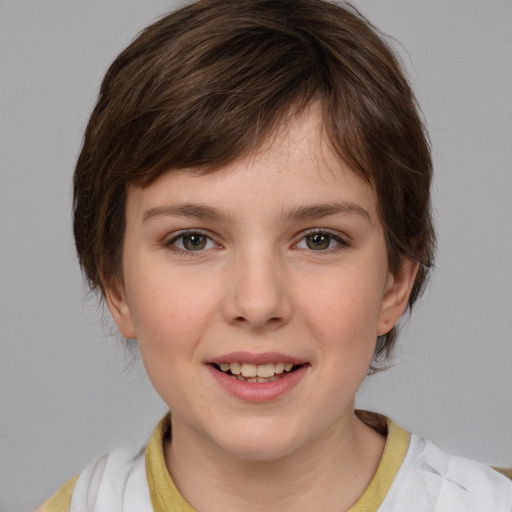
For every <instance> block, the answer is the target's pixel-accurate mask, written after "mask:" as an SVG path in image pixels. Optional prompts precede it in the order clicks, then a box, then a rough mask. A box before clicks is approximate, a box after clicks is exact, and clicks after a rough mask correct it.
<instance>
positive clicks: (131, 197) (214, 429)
mask: <svg viewBox="0 0 512 512" xmlns="http://www.w3.org/2000/svg"><path fill="white" fill-rule="evenodd" d="M320 126H321V121H320V117H319V115H318V114H317V112H316V110H315V109H314V108H311V109H310V110H308V111H307V112H306V113H304V114H303V115H302V116H301V117H299V118H296V119H295V120H294V121H293V122H291V123H290V124H289V125H288V126H286V127H283V128H282V129H281V130H280V131H279V132H278V133H277V134H276V136H275V137H274V138H273V139H272V140H271V141H269V143H268V144H266V145H265V147H263V148H261V149H260V150H259V151H258V152H256V153H255V154H252V155H250V156H248V157H246V158H242V159H240V160H238V161H236V162H234V163H232V164H230V165H228V166H226V167H224V168H222V169H221V170H219V171H216V172H214V173H211V174H208V175H201V174H200V173H198V172H197V170H195V169H186V170H177V171H176V170H173V171H171V172H168V173H166V174H164V175H162V176H161V177H160V178H159V179H157V180H156V181H155V182H153V183H152V184H151V185H150V186H148V187H146V188H135V187H133V188H130V189H129V191H128V197H127V205H126V234H125V243H124V253H123V273H124V285H123V287H122V289H121V288H119V289H114V288H112V289H110V290H108V302H109V307H110V309H111V311H112V314H113V316H114V319H115V320H116V322H117V324H118V326H119V328H120V330H121V332H122V334H123V335H124V336H126V337H129V338H137V339H138V342H139V346H140V351H141V355H142V358H143V361H144V364H145V367H146V370H147V372H148V375H149V378H150V379H151V381H152V383H153V385H154V387H155V388H156V390H157V391H158V393H159V394H160V395H161V397H162V398H163V400H164V401H165V402H166V403H167V404H168V406H169V408H170V409H171V411H172V421H173V433H175V434H173V435H180V436H183V437H184V438H185V437H186V436H189V438H192V437H194V436H195V437H197V438H200V439H201V442H202V443H203V444H204V445H205V446H206V447H207V449H211V450H212V451H213V453H215V451H216V450H217V451H218V452H219V453H228V454H230V455H233V456H236V457H240V458H253V459H273V458H277V457H280V456H285V455H287V454H290V453H293V452H294V451H296V450H300V449H301V448H302V447H304V446H306V445H308V444H310V443H314V442H317V441H318V440H321V439H327V438H328V437H329V435H330V433H332V432H340V431H342V430H343V428H346V426H347V425H348V424H349V423H350V422H351V421H353V418H354V415H353V400H354V395H355V393H356V391H357V389H358V387H359V385H360V383H361V381H362V380H363V378H364V376H365V374H366V372H367V369H368V367H369V365H370V363H371V359H372V355H373V351H374V348H375V343H376V339H377V336H379V335H381V334H384V333H386V332H388V331H389V330H390V329H391V327H392V326H393V325H394V323H395V322H396V321H397V320H398V318H399V317H400V315H401V314H402V312H403V310H404V308H405V306H406V303H407V297H408V294H409V291H410V287H411V285H412V281H413V278H414V268H413V265H412V264H407V263H405V264H404V265H403V270H402V271H401V272H400V274H398V275H392V274H391V273H390V272H389V270H388V261H387V256H386V247H385V240H384V233H383V228H382V226H381V224H380V222H379V219H378V216H377V211H376V204H375V198H374V194H373V191H372V189H371V187H370V186H369V185H367V184H366V183H365V182H363V181H362V180H361V179H360V178H359V177H358V176H356V174H355V173H354V172H353V171H352V170H351V169H350V168H348V167H347V166H346V165H344V164H342V163H340V161H339V159H337V158H336V157H335V155H334V154H333V152H332V151H331V150H330V149H329V147H328V145H327V143H326V141H325V140H324V138H323V135H322V132H321V128H320Z"/></svg>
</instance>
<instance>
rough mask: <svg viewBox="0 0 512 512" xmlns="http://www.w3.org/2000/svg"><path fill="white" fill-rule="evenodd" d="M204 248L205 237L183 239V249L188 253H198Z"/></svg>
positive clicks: (194, 236) (188, 236)
mask: <svg viewBox="0 0 512 512" xmlns="http://www.w3.org/2000/svg"><path fill="white" fill-rule="evenodd" d="M205 246H206V237H205V236H203V235H187V236H184V237H183V247H185V249H187V250H189V251H198V250H200V249H204V248H205Z"/></svg>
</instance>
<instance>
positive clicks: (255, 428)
mask: <svg viewBox="0 0 512 512" xmlns="http://www.w3.org/2000/svg"><path fill="white" fill-rule="evenodd" d="M216 437H217V436H216ZM214 442H215V444H216V445H217V447H219V448H220V449H221V450H222V451H223V452H224V453H226V454H228V455H230V456H231V457H233V458H236V459H239V460H244V461H274V460H278V459H282V458H284V457H286V456H287V455H290V454H291V453H293V452H294V451H295V450H297V449H298V448H299V446H300V445H301V443H300V441H299V433H298V432H297V431H296V430H294V429H293V428H290V425H286V426H285V427H284V428H283V426H282V425H276V424H275V422H272V421H260V420H252V421H251V424H250V425H247V424H245V425H243V426H242V425H240V426H239V427H237V428H236V431H233V430H231V432H230V433H228V435H226V433H224V435H221V436H219V437H217V439H215V440H214Z"/></svg>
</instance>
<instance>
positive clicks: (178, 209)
mask: <svg viewBox="0 0 512 512" xmlns="http://www.w3.org/2000/svg"><path fill="white" fill-rule="evenodd" d="M161 216H163V217H188V218H193V219H206V220H212V219H216V218H218V217H219V216H220V215H219V212H218V211H217V210H216V209H215V208H211V207H210V206H203V205H199V204H173V205H166V206H156V207H155V208H150V209H149V210H147V211H146V212H145V213H144V217H143V218H142V223H143V224H144V223H145V222H147V221H148V220H150V219H153V218H154V217H161Z"/></svg>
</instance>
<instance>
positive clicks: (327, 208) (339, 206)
mask: <svg viewBox="0 0 512 512" xmlns="http://www.w3.org/2000/svg"><path fill="white" fill-rule="evenodd" d="M331 215H356V216H358V217H362V218H363V219H364V220H366V221H368V222H369V223H370V224H371V223H372V218H371V216H370V214H369V213H368V211H367V210H365V209H364V208H363V207H362V206H359V205H358V204H356V203H353V202H352V201H342V202H339V203H327V204H313V205H308V206H297V207H296V208H292V209H291V210H289V211H287V212H286V213H285V214H284V218H285V220H315V219H321V218H323V217H329V216H331Z"/></svg>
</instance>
